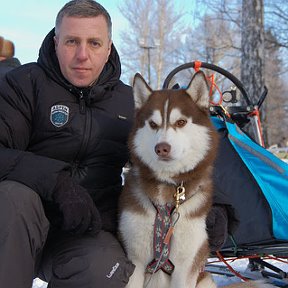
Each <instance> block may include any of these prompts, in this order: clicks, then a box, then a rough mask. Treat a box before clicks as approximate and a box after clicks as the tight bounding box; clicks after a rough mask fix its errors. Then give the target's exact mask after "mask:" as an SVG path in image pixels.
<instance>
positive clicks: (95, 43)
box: [90, 41, 101, 47]
mask: <svg viewBox="0 0 288 288" xmlns="http://www.w3.org/2000/svg"><path fill="white" fill-rule="evenodd" d="M90 44H91V46H92V47H99V46H101V44H100V43H99V41H91V42H90Z"/></svg>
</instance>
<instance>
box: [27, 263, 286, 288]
mask: <svg viewBox="0 0 288 288" xmlns="http://www.w3.org/2000/svg"><path fill="white" fill-rule="evenodd" d="M211 261H212V262H213V261H216V259H209V262H211ZM265 261H266V260H265ZM267 262H269V263H270V264H272V265H275V266H277V267H278V268H280V269H282V270H283V271H285V272H288V262H280V261H278V260H267ZM217 265H222V266H223V265H225V264H224V263H222V262H219V263H217ZM229 265H231V266H232V267H233V269H235V270H237V271H240V272H241V271H242V272H243V273H246V274H249V273H250V274H251V275H252V274H254V275H256V278H257V277H259V278H260V279H261V277H262V276H261V275H260V273H258V272H251V271H250V269H249V268H248V260H247V259H241V260H236V261H233V262H229ZM213 278H214V280H215V282H216V283H217V285H218V286H219V287H222V286H225V285H228V284H232V283H236V282H241V279H240V278H238V277H236V276H234V277H228V276H222V275H215V274H214V275H213ZM287 285H288V279H287ZM32 288H47V283H45V282H43V281H41V280H40V279H38V278H36V279H35V280H34V283H33V287H32Z"/></svg>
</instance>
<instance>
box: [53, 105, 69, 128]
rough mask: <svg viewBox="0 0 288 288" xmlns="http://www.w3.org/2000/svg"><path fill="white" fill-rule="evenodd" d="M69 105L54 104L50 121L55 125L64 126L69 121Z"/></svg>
mask: <svg viewBox="0 0 288 288" xmlns="http://www.w3.org/2000/svg"><path fill="white" fill-rule="evenodd" d="M68 119H69V107H67V106H65V105H54V106H52V107H51V112H50V121H51V123H52V124H53V125H54V126H55V127H62V126H63V125H65V124H66V123H67V122H68Z"/></svg>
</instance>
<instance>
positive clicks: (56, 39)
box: [53, 36, 58, 50]
mask: <svg viewBox="0 0 288 288" xmlns="http://www.w3.org/2000/svg"><path fill="white" fill-rule="evenodd" d="M53 40H54V46H55V50H56V48H57V46H58V38H57V37H56V36H54V37H53Z"/></svg>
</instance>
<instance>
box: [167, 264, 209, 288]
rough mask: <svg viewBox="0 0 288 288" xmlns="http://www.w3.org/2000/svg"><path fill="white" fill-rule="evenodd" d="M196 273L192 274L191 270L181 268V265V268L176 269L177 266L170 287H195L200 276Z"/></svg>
mask: <svg viewBox="0 0 288 288" xmlns="http://www.w3.org/2000/svg"><path fill="white" fill-rule="evenodd" d="M182 267H183V266H182ZM196 274H197V273H195V274H194V273H193V274H191V272H190V271H187V270H186V269H185V268H184V269H181V266H180V269H176V267H175V270H174V272H173V274H172V276H171V285H170V288H195V287H196V284H197V278H198V275H196ZM207 288H208V287H207ZM209 288H210V287H209Z"/></svg>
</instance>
